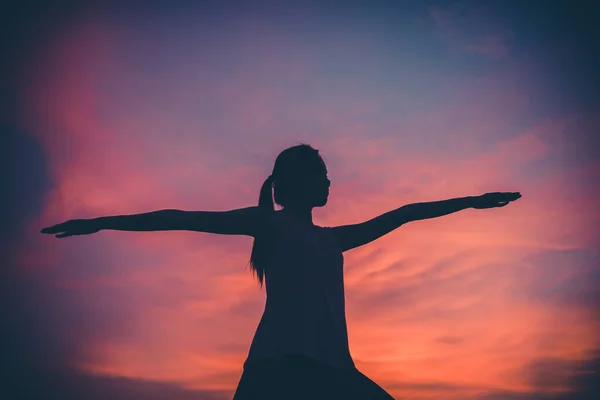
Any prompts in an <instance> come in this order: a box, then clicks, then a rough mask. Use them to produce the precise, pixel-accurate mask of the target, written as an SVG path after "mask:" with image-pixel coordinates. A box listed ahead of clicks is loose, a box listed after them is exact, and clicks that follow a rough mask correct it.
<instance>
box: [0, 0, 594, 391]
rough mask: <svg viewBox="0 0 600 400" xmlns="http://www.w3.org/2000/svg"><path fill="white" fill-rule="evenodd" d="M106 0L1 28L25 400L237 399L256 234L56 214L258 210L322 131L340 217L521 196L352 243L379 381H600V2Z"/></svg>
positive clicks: (334, 216)
mask: <svg viewBox="0 0 600 400" xmlns="http://www.w3.org/2000/svg"><path fill="white" fill-rule="evenodd" d="M83 3H84V2H80V5H78V6H77V7H58V6H50V5H48V6H45V7H46V8H44V9H39V10H37V12H34V11H31V10H29V9H27V8H25V6H20V8H19V7H17V6H15V7H14V9H15V13H14V14H11V15H12V17H10V16H8V14H7V15H5V19H6V24H5V25H4V26H3V28H2V29H3V38H2V46H3V49H5V51H4V54H5V55H6V57H5V61H4V62H3V64H2V68H1V71H2V75H3V76H2V86H1V87H2V88H3V92H4V93H3V94H2V103H3V104H5V105H6V107H4V109H3V112H2V144H1V147H2V154H1V155H2V163H3V164H2V166H3V170H4V174H3V178H2V179H3V186H4V187H5V188H6V187H8V189H9V190H8V191H7V192H8V196H4V197H5V198H4V201H5V205H4V207H3V217H2V218H3V220H4V221H5V222H4V223H3V224H2V225H4V226H5V227H8V229H5V230H4V232H2V233H1V236H0V237H1V238H2V245H1V246H2V251H3V253H5V254H7V255H8V257H7V258H6V260H7V262H6V263H4V262H3V264H4V265H6V267H3V271H2V283H3V284H4V285H5V286H6V288H4V289H2V295H3V296H4V299H3V300H2V304H0V305H1V311H2V315H1V317H2V320H3V321H4V324H2V322H0V325H4V327H3V328H2V329H4V330H5V331H4V333H3V334H2V335H0V336H2V337H3V338H4V339H2V340H3V342H2V344H1V347H0V349H1V350H2V354H3V357H2V361H0V363H2V365H1V366H0V372H1V373H2V375H3V380H5V381H6V382H8V384H7V385H4V388H0V390H5V391H6V393H8V394H7V397H3V398H7V399H8V400H12V399H13V398H14V399H16V398H27V399H30V398H31V399H38V398H40V399H41V398H44V399H54V398H57V399H71V398H73V399H84V398H85V399H91V400H101V399H130V400H142V399H150V400H164V399H171V400H191V399H197V400H225V399H231V398H232V397H233V392H234V390H235V388H236V386H237V383H238V381H239V378H240V376H241V373H242V364H243V362H244V360H245V358H246V356H247V352H248V348H249V346H250V343H251V340H252V337H253V335H254V332H255V330H256V327H257V325H258V322H259V320H260V317H261V315H262V312H263V308H264V304H265V292H264V289H263V290H261V289H260V286H259V285H258V282H257V281H256V280H255V279H254V278H253V276H252V274H251V272H250V270H249V268H248V260H249V257H250V250H251V247H252V238H250V237H245V236H224V235H210V234H207V233H198V232H182V231H179V232H122V231H101V232H99V233H97V234H94V235H88V236H75V237H69V238H66V239H56V238H54V237H53V236H52V235H42V234H40V229H41V228H43V227H46V226H50V225H54V224H56V223H59V222H63V221H66V220H68V219H75V218H94V217H99V216H106V215H123V214H136V213H144V212H149V211H155V210H161V209H181V210H203V211H225V210H231V209H235V208H243V207H248V206H253V205H256V204H257V202H258V196H259V191H260V187H261V185H262V183H263V182H264V180H265V179H266V177H267V176H268V175H269V174H270V173H271V171H272V168H273V164H274V161H275V158H276V157H277V155H278V154H279V152H280V151H282V150H284V149H285V148H287V147H290V146H293V145H296V144H299V143H301V142H303V143H308V144H310V145H312V146H313V147H315V148H317V149H318V150H319V151H320V153H321V154H322V156H323V157H324V159H325V162H326V164H327V168H328V170H329V177H330V179H331V181H332V185H331V194H330V197H329V202H328V204H327V205H326V206H325V207H323V208H318V209H315V210H314V213H313V215H314V222H315V223H316V224H317V225H321V226H335V225H344V224H350V223H358V222H362V221H364V220H367V219H370V218H373V217H375V216H377V215H380V214H382V213H384V212H387V211H390V210H392V209H395V208H398V207H400V206H402V205H405V204H409V203H417V202H427V201H437V200H444V199H450V198H454V197H464V196H475V195H480V194H483V193H486V192H498V191H507V192H517V191H518V192H521V194H522V196H523V197H522V198H521V199H519V200H518V201H516V202H514V203H511V204H510V205H508V206H507V207H503V208H495V209H489V210H475V209H469V210H464V211H460V212H458V213H455V214H452V215H448V216H444V217H441V218H437V219H430V220H424V221H416V222H411V223H408V224H406V225H404V226H402V227H400V228H399V229H398V230H396V231H393V232H392V233H390V234H388V235H386V236H385V237H383V238H381V239H378V240H376V241H375V242H372V243H370V244H368V245H366V246H363V247H360V248H356V249H353V250H350V251H348V252H346V253H344V265H345V284H346V312H347V321H348V332H349V344H350V352H351V355H352V357H353V359H354V361H355V363H356V366H357V367H358V369H359V370H360V371H361V372H363V373H364V374H365V375H367V376H368V377H370V378H371V379H372V380H374V381H375V382H377V383H378V384H379V385H380V386H381V387H383V388H384V389H385V390H386V391H388V392H389V393H390V394H392V395H393V396H394V397H395V398H397V399H419V400H420V399H443V400H446V399H448V400H449V399H466V400H476V399H477V400H479V399H487V400H504V399H506V400H516V399H519V400H531V399H544V400H558V399H588V398H589V399H592V398H593V396H595V395H599V396H600V388H599V384H598V381H597V380H598V378H599V376H600V375H599V374H600V262H599V260H598V255H599V253H600V250H599V248H600V234H599V229H598V227H599V226H600V211H599V209H598V204H599V203H600V190H599V188H600V185H598V182H599V178H600V159H599V157H598V150H599V146H598V132H600V117H599V116H600V96H599V94H598V73H597V71H598V70H600V62H599V57H598V52H599V50H600V49H599V45H598V43H597V42H593V41H592V39H591V36H592V34H593V33H594V30H595V28H592V24H593V23H596V20H595V19H594V18H596V17H594V16H593V15H592V13H591V9H590V10H588V9H586V8H585V7H583V6H582V8H581V9H578V10H573V9H569V8H567V6H566V2H563V1H549V2H547V3H544V4H546V5H547V8H545V9H543V10H541V9H538V8H537V7H535V6H533V4H534V3H533V2H531V3H530V5H529V6H525V5H523V4H520V3H518V2H510V1H507V2H476V1H455V2H441V1H435V2H434V1H419V2H416V1H414V2H393V1H388V2H381V1H380V2H378V1H375V2H372V3H371V2H363V3H362V5H361V6H359V5H356V2H350V1H348V2H346V3H342V2H287V4H288V5H286V6H285V7H283V6H281V5H280V4H281V3H282V2H280V3H278V2H264V1H261V2H252V3H253V4H254V5H253V6H252V7H250V6H247V5H246V6H240V5H236V6H233V5H229V6H223V5H222V4H233V3H231V2H221V3H218V4H221V5H220V6H216V5H213V4H217V3H209V2H198V4H203V5H202V6H190V5H183V4H184V3H181V4H182V5H180V6H173V5H171V6H164V5H158V2H153V3H152V4H153V5H151V6H149V5H146V6H144V7H140V6H136V7H134V6H128V7H123V6H119V7H117V6H110V7H109V6H102V7H100V6H97V5H92V3H90V5H88V6H83V5H81V4H83ZM186 3H190V2H186ZM367 3H368V4H370V5H369V6H365V5H366V4H367ZM131 4H133V3H131ZM323 4H326V5H323ZM584 4H587V2H582V5H584ZM9 20H10V21H9ZM11 29H12V31H11ZM8 33H10V34H11V35H12V36H11V35H8ZM5 35H6V36H5ZM6 202H7V203H6ZM15 393H20V394H21V397H17V396H16V394H15ZM592 393H593V394H592ZM0 394H2V392H0ZM11 396H14V397H11ZM23 396H25V397H23ZM53 396H54V397H53ZM586 396H587V397H586ZM598 398H600V397H598Z"/></svg>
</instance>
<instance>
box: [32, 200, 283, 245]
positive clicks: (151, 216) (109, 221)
mask: <svg viewBox="0 0 600 400" xmlns="http://www.w3.org/2000/svg"><path fill="white" fill-rule="evenodd" d="M271 212H272V211H269V210H265V209H264V208H261V207H257V206H255V207H247V208H240V209H236V210H231V211H182V210H159V211H152V212H148V213H143V214H132V215H116V216H109V217H99V218H93V219H74V220H69V221H67V222H63V223H61V224H57V225H54V226H51V227H48V228H44V229H42V233H50V234H55V233H60V234H59V235H57V236H56V237H58V238H63V237H68V236H73V235H86V234H90V233H95V232H98V231H99V230H102V229H111V230H120V231H174V230H189V231H197V232H207V233H218V234H223V235H248V236H255V235H256V234H257V233H258V232H259V230H260V229H261V227H263V226H264V225H265V222H266V220H267V218H268V214H269V213H271Z"/></svg>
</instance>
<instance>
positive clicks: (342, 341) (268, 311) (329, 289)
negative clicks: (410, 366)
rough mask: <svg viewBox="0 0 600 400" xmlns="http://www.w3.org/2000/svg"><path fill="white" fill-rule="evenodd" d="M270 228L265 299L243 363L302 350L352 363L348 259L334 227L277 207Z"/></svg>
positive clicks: (325, 359)
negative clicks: (346, 284)
mask: <svg viewBox="0 0 600 400" xmlns="http://www.w3.org/2000/svg"><path fill="white" fill-rule="evenodd" d="M268 229H270V230H271V234H270V235H268V236H269V238H270V239H269V240H270V241H271V244H270V246H269V247H270V249H271V254H270V257H269V262H268V263H267V266H266V268H265V284H266V292H267V300H266V304H265V310H264V312H263V316H262V318H261V321H260V323H259V325H258V328H257V330H256V333H255V335H254V339H253V341H252V345H251V346H250V351H249V353H248V358H247V359H246V362H245V363H244V367H246V366H247V365H250V364H252V363H254V362H257V361H260V360H264V359H266V358H272V357H277V356H283V355H290V354H298V355H303V356H306V357H310V358H312V359H315V360H317V361H320V362H322V363H325V364H328V365H331V366H334V367H338V368H354V362H353V361H352V357H351V356H350V351H349V347H348V333H347V327H346V317H345V301H344V279H343V263H344V259H343V255H342V251H341V249H340V247H339V245H338V243H337V241H336V239H335V237H334V235H333V234H332V232H331V228H327V227H321V226H317V225H312V224H310V223H309V222H303V221H299V220H297V219H294V218H293V217H290V216H288V215H285V214H283V213H281V212H274V213H273V218H272V220H271V221H270V223H269V228H268ZM265 240H266V239H265Z"/></svg>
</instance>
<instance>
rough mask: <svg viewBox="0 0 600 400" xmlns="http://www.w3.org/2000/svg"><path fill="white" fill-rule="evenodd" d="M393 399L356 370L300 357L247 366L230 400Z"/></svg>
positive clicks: (295, 356) (294, 356)
mask: <svg viewBox="0 0 600 400" xmlns="http://www.w3.org/2000/svg"><path fill="white" fill-rule="evenodd" d="M275 399H277V400H300V399H302V400H305V399H306V400H321V399H323V400H325V399H327V400H335V399H340V400H354V399H356V400H394V398H393V397H392V396H391V395H390V394H389V393H387V392H386V391H385V390H383V389H382V388H381V387H380V386H379V385H377V384H376V383H375V382H373V381H372V380H371V379H369V378H367V377H366V376H365V375H364V374H362V373H361V372H360V371H359V370H358V369H356V368H350V369H338V368H334V367H332V366H329V365H326V364H323V363H320V362H319V361H317V360H314V359H311V358H309V357H305V356H301V355H286V356H281V357H277V358H270V359H266V360H261V361H259V362H256V363H255V364H252V365H249V366H247V367H246V368H245V369H244V371H243V373H242V377H241V378H240V381H239V383H238V386H237V389H236V391H235V394H234V396H233V400H275Z"/></svg>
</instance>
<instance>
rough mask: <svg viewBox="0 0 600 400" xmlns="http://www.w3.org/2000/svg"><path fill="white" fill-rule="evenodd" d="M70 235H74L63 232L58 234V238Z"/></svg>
mask: <svg viewBox="0 0 600 400" xmlns="http://www.w3.org/2000/svg"><path fill="white" fill-rule="evenodd" d="M69 236H73V234H72V233H62V234H60V235H56V237H57V238H59V239H60V238H65V237H69Z"/></svg>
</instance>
